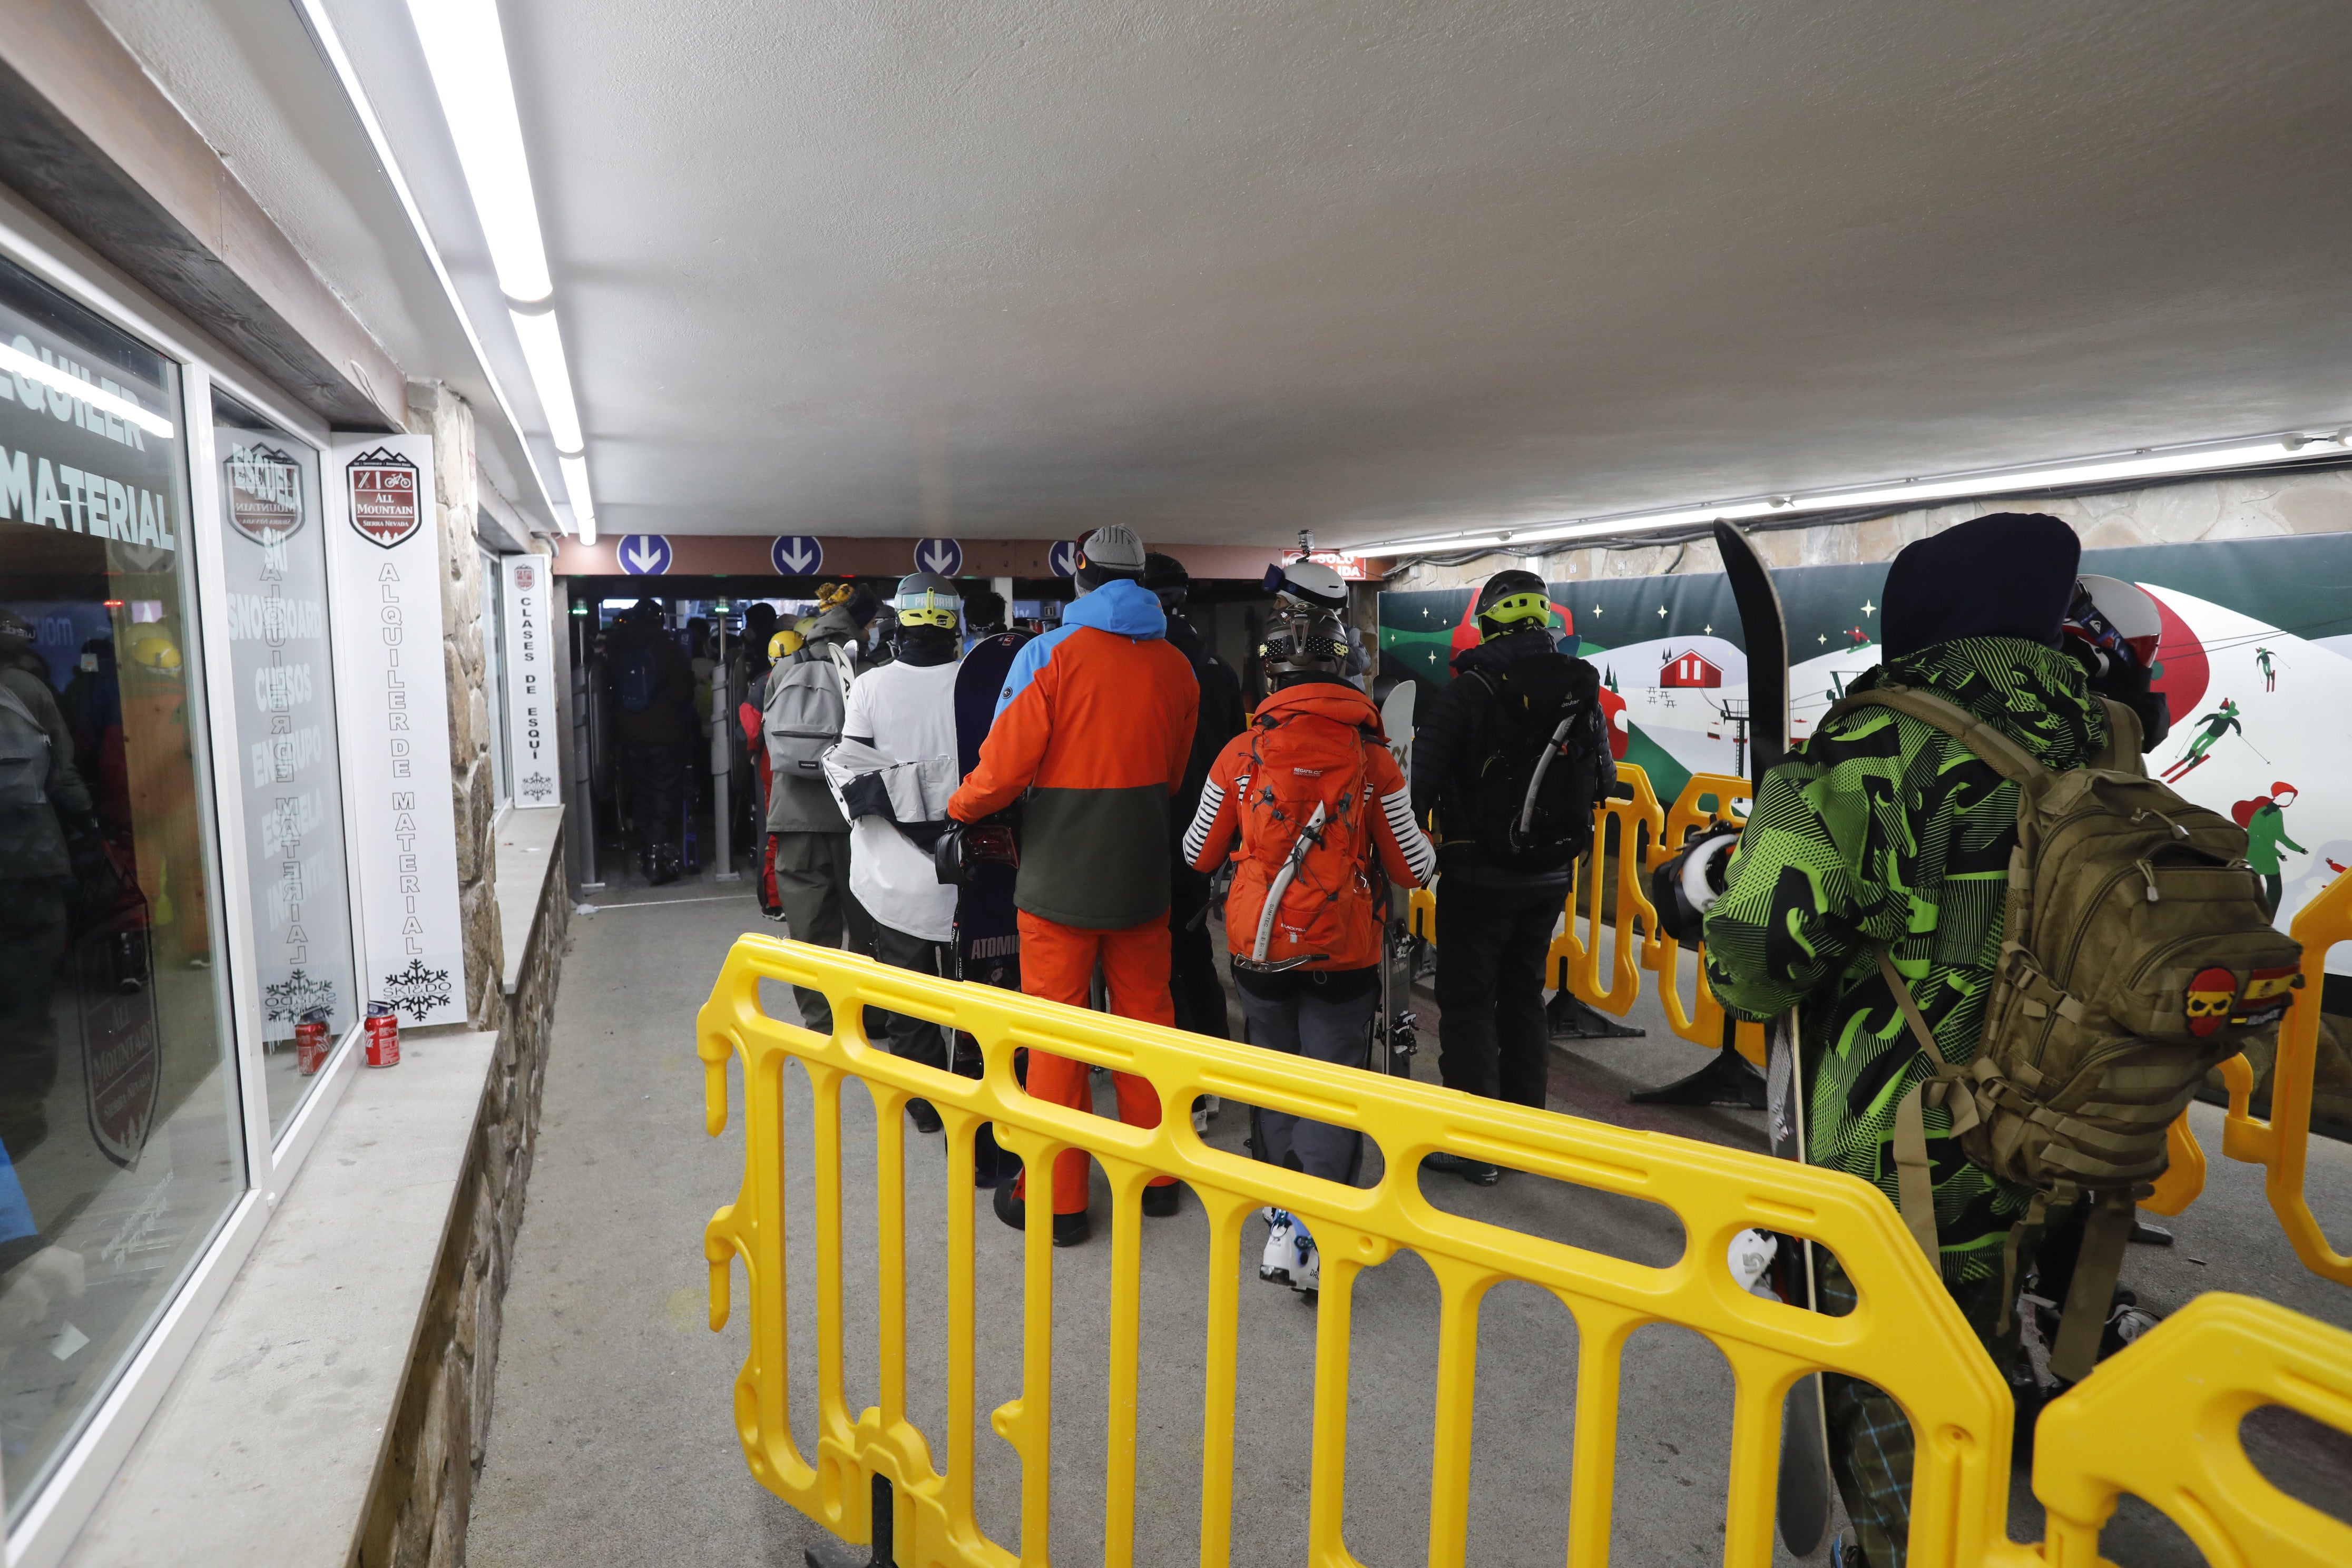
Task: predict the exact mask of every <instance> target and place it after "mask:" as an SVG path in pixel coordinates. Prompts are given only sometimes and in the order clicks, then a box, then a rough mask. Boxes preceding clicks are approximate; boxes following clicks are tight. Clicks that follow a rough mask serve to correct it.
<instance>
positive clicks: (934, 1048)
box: [874, 921, 951, 1072]
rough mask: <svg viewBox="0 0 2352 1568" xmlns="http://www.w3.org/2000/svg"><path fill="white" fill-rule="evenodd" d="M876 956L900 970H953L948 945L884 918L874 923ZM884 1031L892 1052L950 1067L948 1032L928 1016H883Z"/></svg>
mask: <svg viewBox="0 0 2352 1568" xmlns="http://www.w3.org/2000/svg"><path fill="white" fill-rule="evenodd" d="M874 956H875V957H877V958H878V959H880V960H881V961H882V962H883V963H887V964H890V965H892V966H894V967H896V968H898V969H911V970H913V971H914V972H915V973H918V974H938V975H946V974H949V973H951V969H950V963H949V952H948V944H947V943H946V942H931V941H929V940H927V939H925V938H923V937H919V936H913V935H909V934H908V932H906V931H899V930H898V929H896V928H895V927H891V926H886V925H884V924H883V923H882V922H881V921H875V922H874ZM882 1028H883V1032H884V1033H885V1034H887V1036H888V1037H889V1040H890V1054H891V1055H892V1056H894V1057H904V1058H906V1059H907V1060H908V1061H910V1062H920V1063H922V1064H923V1065H924V1066H925V1067H932V1068H939V1069H940V1071H941V1072H945V1071H947V1070H948V1037H947V1031H946V1030H944V1029H942V1028H941V1027H940V1026H939V1025H937V1024H934V1023H932V1022H931V1021H930V1020H929V1019H928V1018H910V1017H908V1016H906V1015H905V1014H903V1013H885V1014H883V1015H882Z"/></svg>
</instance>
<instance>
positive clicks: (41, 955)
mask: <svg viewBox="0 0 2352 1568" xmlns="http://www.w3.org/2000/svg"><path fill="white" fill-rule="evenodd" d="M0 346H5V348H6V350H7V352H6V353H5V354H0V1475H5V1485H6V1489H7V1498H8V1503H9V1510H10V1514H11V1517H12V1518H13V1517H14V1516H15V1515H16V1514H17V1513H18V1512H20V1511H21V1510H22V1509H23V1507H24V1505H25V1504H26V1502H28V1501H30V1500H32V1499H33V1498H34V1497H35V1496H37V1493H38V1490H39V1488H40V1486H41V1484H42V1482H43V1480H44V1479H45V1478H46V1477H47V1474H48V1472H49V1470H50V1469H51V1468H52V1467H53V1466H54V1465H55V1463H56V1461H57V1459H58V1457H59V1456H60V1455H61V1454H62V1453H63V1452H64V1451H65V1449H66V1447H67V1446H68V1444H69V1443H70V1441H71V1440H72V1438H73V1436H74V1435H75V1434H76V1433H77V1432H78V1431H79V1430H80V1428H81V1426H82V1425H83V1423H84V1422H85V1420H86V1419H87V1418H88V1416H89V1413H90V1411H91V1410H92V1409H93V1408H94V1407H95V1406H96V1405H97V1404H98V1402H99V1401H100V1399H101V1398H102V1397H103V1396H104V1394H106V1391H107V1390H108V1388H109V1387H110V1386H111V1384H113V1383H114V1381H115V1379H116V1377H117V1376H118V1375H119V1373H121V1369H122V1368H123V1366H124V1365H125V1364H126V1363H128V1362H129V1360H130V1358H131V1356H132V1355H133V1354H134V1353H135V1352H137V1350H138V1349H139V1347H140V1345H141V1343H142V1342H143V1341H144V1339H145V1338H146V1335H147V1332H148V1331H149V1329H150V1328H151V1326H152V1324H153V1322H154V1321H155V1319H156V1317H157V1315H158V1314H159V1313H160V1312H161V1311H162V1310H163V1307H164V1305H165V1304H166V1303H167V1302H168V1301H169V1300H171V1298H172V1296H173V1292H174V1290H175V1289H177V1287H178V1285H179V1283H180V1282H181V1280H182V1279H184V1277H185V1275H186V1273H187V1271H188V1269H189V1268H190V1267H191V1266H192V1265H193V1264H194V1262H195V1261H196V1259H197V1258H198V1257H199V1256H200V1255H201V1254H202V1252H203V1250H204V1248H205V1244H206V1242H207V1241H208V1240H209V1239H210V1238H211V1237H213V1235H214V1234H215V1232H216V1231H217V1229H218V1227H219V1226H220V1224H221V1222H222V1220H223V1219H224V1218H225V1216H226V1215H227V1213H228V1211H229V1208H230V1206H231V1205H232V1203H233V1202H234V1200H235V1199H236V1197H237V1195H238V1194H240V1193H241V1192H242V1191H243V1190H244V1186H245V1182H246V1170H245V1160H244V1152H243V1151H244V1138H243V1132H242V1121H241V1118H240V1116H239V1113H238V1109H237V1095H236V1072H235V1069H234V1064H233V1060H232V1057H231V1054H230V1050H229V1045H228V1035H227V1031H226V1028H225V1027H224V1024H223V1020H224V1018H225V1016H226V1012H225V1009H224V1007H223V1005H222V997H221V995H220V987H219V985H218V984H217V982H218V979H219V976H218V973H217V972H216V971H215V968H214V963H215V943H216V942H217V941H218V937H219V925H218V922H217V921H216V920H215V910H214V909H213V899H214V893H213V890H212V889H213V888H214V886H215V880H214V872H215V868H214V867H213V866H212V864H211V859H212V842H213V840H212V836H211V833H210V823H211V821H212V817H211V815H210V807H209V804H208V803H209V794H210V792H209V791H208V790H207V789H206V787H205V779H206V773H205V765H204V764H203V763H202V761H201V759H202V758H203V757H204V755H205V739H204V735H205V726H204V707H203V702H202V700H201V697H200V693H201V690H202V687H201V685H200V683H199V676H200V673H201V671H200V669H199V668H198V666H199V660H198V657H197V638H196V637H195V636H194V604H195V597H194V587H193V583H192V579H191V563H190V559H189V557H190V555H191V553H192V552H191V550H190V548H189V543H188V534H187V500H186V496H187V484H186V479H187V474H186V462H185V458H184V441H183V437H184V434H185V433H184V430H183V429H182V428H181V425H180V421H181V419H182V416H183V410H182V406H181V398H180V395H179V374H178V369H177V367H176V366H174V365H173V364H171V363H169V362H167V361H165V360H163V358H161V357H160V356H158V355H156V354H155V353H152V352H150V351H149V350H148V349H146V348H144V347H143V346H142V345H141V344H139V343H138V342H134V341H133V340H131V338H128V337H126V336H124V335H123V334H122V333H121V332H119V331H115V330H114V329H112V328H111V327H110V326H108V325H107V324H106V323H105V322H104V321H100V319H99V318H98V317H96V316H94V315H92V314H91V313H90V312H89V311H88V310H83V309H82V308H80V307H79V305H76V304H75V303H73V302H72V301H70V300H68V299H67V298H66V297H65V296H63V295H61V294H59V293H57V292H56V291H54V290H52V289H49V288H47V286H45V285H43V284H41V283H40V282H38V281H37V280H36V279H33V278H32V277H30V276H29V275H28V274H26V273H25V272H22V271H20V270H18V269H17V268H14V267H12V266H10V265H8V264H6V263H5V262H0Z"/></svg>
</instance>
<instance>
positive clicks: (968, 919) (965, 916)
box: [954, 632, 1031, 1187]
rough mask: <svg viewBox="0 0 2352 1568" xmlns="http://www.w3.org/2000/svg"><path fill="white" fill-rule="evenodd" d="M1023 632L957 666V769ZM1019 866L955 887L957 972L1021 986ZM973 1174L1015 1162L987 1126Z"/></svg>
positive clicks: (963, 768) (1015, 1166) (1016, 1165)
mask: <svg viewBox="0 0 2352 1568" xmlns="http://www.w3.org/2000/svg"><path fill="white" fill-rule="evenodd" d="M1030 636H1031V634H1030V633H1028V632H999V633H997V634H996V635H995V636H994V637H982V638H981V639H980V640H979V641H978V642H976V643H974V644H972V645H971V647H970V648H969V649H967V650H966V651H965V653H964V656H963V661H962V662H961V664H960V665H959V666H958V667H957V668H956V680H955V724H956V772H957V773H958V775H959V776H963V775H968V774H969V773H971V770H972V769H974V768H976V767H978V766H979V765H980V745H981V742H982V741H985V740H986V739H988V731H989V727H990V726H991V725H992V724H994V723H995V722H996V702H997V699H998V698H999V697H1000V696H1001V695H1002V694H1003V690H1004V682H1005V678H1006V677H1007V676H1008V675H1010V674H1011V673H1012V670H1013V658H1014V657H1015V656H1016V655H1018V654H1019V653H1020V651H1021V646H1022V644H1024V643H1025V642H1027V641H1028V640H1029V638H1030ZM1019 875H1020V873H1019V872H1018V871H1016V870H1014V869H1013V868H1012V867H1010V866H982V867H980V868H977V869H975V870H974V871H973V873H972V876H971V880H970V881H968V882H966V883H965V884H964V885H963V887H962V888H961V889H960V890H959V891H958V893H957V895H956V913H955V978H957V979H958V980H976V981H978V982H980V983H981V984H983V985H1000V986H1003V988H1004V989H1006V990H1008V991H1018V990H1020V989H1021V927H1020V918H1019V916H1018V914H1017V913H1016V912H1015V910H1013V881H1014V879H1016V878H1017V877H1018V876H1019ZM954 1048H955V1060H956V1063H957V1064H958V1067H959V1070H961V1064H963V1063H964V1062H966V1061H971V1062H977V1060H978V1058H979V1052H980V1046H979V1042H977V1041H975V1040H974V1039H973V1038H972V1037H971V1036H970V1035H966V1034H961V1033H959V1034H958V1035H957V1036H956V1037H955V1047H954ZM973 1163H974V1165H975V1167H976V1174H975V1178H974V1179H975V1180H977V1181H978V1183H979V1184H980V1185H982V1186H983V1187H992V1186H994V1185H995V1184H996V1182H997V1179H998V1178H999V1177H1000V1176H1003V1177H1006V1178H1008V1179H1009V1178H1010V1177H1011V1176H1012V1175H1013V1174H1014V1173H1016V1172H1018V1170H1019V1169H1020V1162H1019V1161H1017V1160H1015V1159H1013V1157H1012V1156H1011V1155H1009V1154H1007V1153H1005V1152H1003V1151H1002V1150H1001V1149H999V1148H998V1147H997V1146H996V1135H995V1133H994V1131H992V1129H991V1128H990V1127H987V1126H983V1127H982V1128H981V1130H980V1136H979V1138H978V1140H977V1141H976V1142H975V1144H974V1147H973Z"/></svg>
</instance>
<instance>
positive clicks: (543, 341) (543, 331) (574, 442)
mask: <svg viewBox="0 0 2352 1568" xmlns="http://www.w3.org/2000/svg"><path fill="white" fill-rule="evenodd" d="M508 314H509V315H510V316H512V317H513V318H514V330H515V336H516V337H517V338H519V339H520V340H521V341H522V358H523V363H525V364H528V365H529V366H530V384H532V385H533V386H535V387H537V388H539V406H540V408H541V410H542V411H543V412H544V413H545V414H546V415H547V433H548V434H549V435H550V436H551V437H554V438H555V449H556V451H557V452H559V453H562V452H579V451H584V450H586V444H585V443H584V442H583V441H582V440H581V438H580V407H579V405H577V404H575V403H574V402H572V366H571V364H570V363H568V362H567V361H566V360H565V358H564V355H563V329H562V327H560V326H558V325H557V324H556V321H555V312H554V311H553V310H541V311H539V312H538V313H537V314H526V313H525V312H523V311H521V310H509V312H508Z"/></svg>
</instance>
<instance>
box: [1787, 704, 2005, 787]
mask: <svg viewBox="0 0 2352 1568" xmlns="http://www.w3.org/2000/svg"><path fill="white" fill-rule="evenodd" d="M1863 708H1892V709H1893V710H1895V711H1896V712H1897V713H1901V714H1903V715H1905V716H1906V717H1907V718H1912V719H1916V720H1918V721H1919V722H1921V723H1922V724H1925V725H1927V726H1928V727H1929V728H1931V729H1936V730H1941V731H1943V732H1944V733H1945V734H1947V735H1949V736H1950V737H1951V738H1952V739H1953V740H1955V741H1958V742H1959V743H1960V744H1961V745H1963V746H1965V747H1967V748H1968V750H1969V751H1970V752H1974V753H1975V755H1976V757H1977V760H1978V761H1979V762H1981V763H1985V764H1986V765H1987V766H1988V767H1990V768H1991V769H1992V771H1993V772H1995V773H1999V774H2000V776H2001V777H2003V778H2005V779H2013V780H2015V781H2016V782H2017V784H2019V785H2020V786H2022V785H2024V784H2028V783H2031V782H2032V780H2034V779H2037V778H2039V777H2041V776H2042V775H2043V774H2045V773H2048V772H2049V771H2050V770H2049V769H2047V768H2045V767H2043V766H2042V764H2041V763H2038V762H2036V761H2034V759H2033V757H2032V754H2031V753H2030V752H2027V751H2026V749H2025V748H2024V747H2022V746H2021V745H2019V744H2018V743H2017V742H2015V741H2012V740H2011V739H2010V738H2009V737H2008V736H2007V735H2004V734H2002V733H2001V732H2000V731H1999V730H1996V729H1994V728H1993V727H1992V726H1991V725H1990V724H1988V723H1986V722H1984V721H1982V720H1980V719H1979V718H1978V717H1977V716H1976V715H1975V714H1973V713H1970V712H1969V710H1966V709H1965V708H1961V707H1959V706H1958V704H1956V703H1951V702H1947V701H1945V700H1943V699H1942V698H1940V697H1935V696H1931V695H1929V694H1928V693H1927V692H1925V691H1921V690H1919V689H1916V687H1909V686H1893V685H1889V686H1881V687H1875V688H1874V689H1871V690H1868V691H1857V692H1855V693H1853V695H1852V696H1850V697H1847V698H1845V699H1844V700H1842V701H1839V702H1837V703H1836V704H1834V705H1832V707H1831V709H1830V710H1829V711H1828V712H1826V713H1824V714H1822V718H1821V722H1820V723H1819V724H1816V725H1815V726H1814V727H1813V732H1814V733H1815V734H1819V733H1821V731H1822V728H1823V727H1824V726H1826V725H1827V724H1828V723H1829V722H1830V721H1831V720H1832V719H1837V718H1841V717H1843V716H1844V715H1845V714H1848V713H1851V712H1853V711H1855V710H1858V709H1863Z"/></svg>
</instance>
